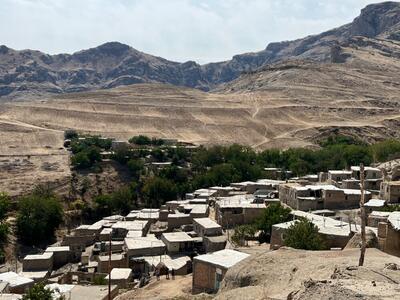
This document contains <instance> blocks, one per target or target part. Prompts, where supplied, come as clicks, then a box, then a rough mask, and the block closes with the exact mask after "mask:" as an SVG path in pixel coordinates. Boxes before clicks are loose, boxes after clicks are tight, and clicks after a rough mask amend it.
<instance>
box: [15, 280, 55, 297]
mask: <svg viewBox="0 0 400 300" xmlns="http://www.w3.org/2000/svg"><path fill="white" fill-rule="evenodd" d="M53 296H54V292H53V291H52V290H50V289H48V288H46V287H45V285H44V283H37V284H35V285H34V286H33V287H31V288H30V289H29V290H28V292H27V293H26V294H25V295H24V296H23V297H22V300H53V299H54V298H53Z"/></svg>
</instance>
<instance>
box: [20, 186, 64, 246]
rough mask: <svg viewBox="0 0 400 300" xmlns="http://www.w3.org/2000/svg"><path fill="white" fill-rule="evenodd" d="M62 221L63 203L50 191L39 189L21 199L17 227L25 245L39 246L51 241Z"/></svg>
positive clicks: (43, 188)
mask: <svg viewBox="0 0 400 300" xmlns="http://www.w3.org/2000/svg"><path fill="white" fill-rule="evenodd" d="M62 221H63V209H62V206H61V203H60V201H59V199H58V198H57V196H56V195H55V194H54V193H53V192H52V191H51V190H50V189H47V188H45V187H38V188H36V189H35V190H34V191H33V193H32V194H31V195H28V196H25V197H23V198H22V199H19V203H18V210H17V220H16V225H17V235H18V238H19V240H20V241H21V242H22V243H23V244H26V245H33V246H38V245H41V244H43V243H46V242H49V241H51V240H52V239H53V238H54V233H55V230H56V229H57V228H58V227H59V226H60V224H61V223H62Z"/></svg>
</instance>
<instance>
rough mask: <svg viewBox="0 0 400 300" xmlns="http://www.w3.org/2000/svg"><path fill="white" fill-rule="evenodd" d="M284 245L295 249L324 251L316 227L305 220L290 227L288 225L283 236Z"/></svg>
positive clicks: (322, 242)
mask: <svg viewBox="0 0 400 300" xmlns="http://www.w3.org/2000/svg"><path fill="white" fill-rule="evenodd" d="M284 243H285V245H286V246H288V247H292V248H295V249H304V250H324V249H326V246H325V243H324V240H323V239H322V237H321V235H320V234H319V233H318V227H317V226H316V225H314V223H312V222H311V221H309V220H307V219H305V218H302V219H300V220H296V221H295V222H294V223H293V224H292V225H290V227H289V228H288V229H287V231H286V233H285V234H284Z"/></svg>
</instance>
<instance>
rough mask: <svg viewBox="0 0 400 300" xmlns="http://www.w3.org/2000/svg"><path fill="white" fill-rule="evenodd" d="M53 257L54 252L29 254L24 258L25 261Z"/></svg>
mask: <svg viewBox="0 0 400 300" xmlns="http://www.w3.org/2000/svg"><path fill="white" fill-rule="evenodd" d="M52 257H53V252H44V253H42V254H29V255H27V256H25V257H24V259H23V260H42V259H51V258H52Z"/></svg>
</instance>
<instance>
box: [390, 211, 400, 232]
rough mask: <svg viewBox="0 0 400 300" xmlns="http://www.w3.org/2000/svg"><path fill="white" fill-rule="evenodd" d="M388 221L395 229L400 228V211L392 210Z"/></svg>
mask: <svg viewBox="0 0 400 300" xmlns="http://www.w3.org/2000/svg"><path fill="white" fill-rule="evenodd" d="M388 222H389V223H390V224H391V225H392V227H393V229H395V230H400V211H394V212H392V213H391V214H390V215H389V217H388Z"/></svg>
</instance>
